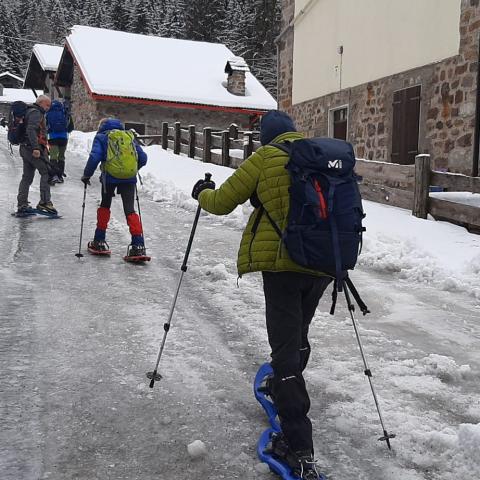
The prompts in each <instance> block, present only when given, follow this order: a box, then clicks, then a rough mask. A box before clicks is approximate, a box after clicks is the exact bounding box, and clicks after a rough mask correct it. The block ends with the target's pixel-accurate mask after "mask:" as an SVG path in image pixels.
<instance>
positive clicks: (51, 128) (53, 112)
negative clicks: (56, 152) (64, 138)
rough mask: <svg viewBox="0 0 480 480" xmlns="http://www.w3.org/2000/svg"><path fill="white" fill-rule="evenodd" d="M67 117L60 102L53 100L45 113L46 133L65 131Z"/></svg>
mask: <svg viewBox="0 0 480 480" xmlns="http://www.w3.org/2000/svg"><path fill="white" fill-rule="evenodd" d="M68 122H69V118H68V115H67V112H66V110H65V107H64V106H63V103H62V102H59V101H58V100H54V101H53V102H52V105H51V107H50V110H49V111H48V113H47V126H48V133H66V132H67V128H68Z"/></svg>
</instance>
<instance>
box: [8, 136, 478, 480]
mask: <svg viewBox="0 0 480 480" xmlns="http://www.w3.org/2000/svg"><path fill="white" fill-rule="evenodd" d="M0 140H1V142H2V143H1V144H0V175H1V178H2V188H1V189H0V206H1V210H2V212H3V214H2V215H0V239H1V243H2V252H3V254H2V257H1V267H0V268H1V269H0V274H1V289H0V298H1V319H0V413H1V415H0V422H1V424H0V478H1V479H2V480H39V479H51V480H69V479H78V480H93V479H99V480H106V479H112V480H120V479H128V480H137V479H138V480H154V479H158V480H174V479H184V478H188V479H192V480H219V479H228V480H231V479H242V480H249V479H264V480H273V479H274V478H276V477H274V476H273V474H271V473H264V472H263V473H262V469H260V468H259V467H258V461H257V459H256V455H255V444H256V440H257V438H258V437H259V435H260V434H261V432H262V431H263V429H264V428H266V421H265V418H264V414H263V411H262V410H261V409H260V407H259V405H257V403H256V401H255V400H254V397H253V394H252V387H251V384H252V381H253V377H254V375H255V372H256V370H257V368H258V366H259V365H260V364H261V363H263V362H264V361H265V360H267V359H268V348H267V342H266V334H265V331H264V326H263V323H264V320H263V316H264V311H263V297H262V289H261V283H260V279H259V277H258V276H255V275H251V276H246V277H244V278H243V279H241V280H240V283H239V285H240V288H237V284H236V281H237V279H236V273H235V256H236V250H237V245H238V243H239V239H240V233H241V232H240V231H238V230H235V229H233V228H231V227H228V226H226V225H225V224H222V223H219V221H218V219H216V218H215V217H212V216H207V215H204V216H202V217H201V220H200V225H199V228H198V235H197V238H196V240H195V243H194V249H193V252H192V256H191V264H190V265H191V266H190V269H189V271H188V273H187V275H186V276H185V280H184V284H183V288H182V291H181V294H180V298H179V303H178V308H177V312H176V316H175V318H174V321H173V326H172V330H171V331H170V334H169V337H168V340H167V347H166V350H165V356H164V359H163V360H162V363H161V367H160V370H161V373H162V374H163V376H164V379H163V380H162V381H161V382H158V383H157V384H156V386H155V389H154V390H150V389H149V388H148V382H147V379H146V378H145V372H146V371H148V370H151V369H152V367H153V363H154V361H155V357H156V354H157V348H158V344H159V341H160V339H161V336H162V333H163V330H162V325H163V322H164V321H165V319H166V317H167V314H168V308H169V306H170V302H171V298H172V294H173V291H174V288H175V286H176V282H177V279H178V274H179V267H180V264H181V260H182V257H183V252H184V249H185V246H186V243H187V239H188V235H189V232H190V227H191V222H192V219H193V215H192V212H190V211H186V210H182V209H180V208H178V207H176V206H175V205H174V204H173V203H170V202H168V201H167V202H160V203H158V202H154V201H153V200H151V198H149V197H148V196H147V195H144V196H143V197H142V199H141V200H142V213H143V217H144V226H145V230H146V242H147V248H148V250H149V253H150V254H151V255H152V257H153V260H152V262H151V263H150V264H148V265H146V266H136V265H129V264H126V263H124V262H123V260H122V255H123V254H124V252H125V249H126V246H127V244H128V242H129V235H128V231H127V227H126V225H125V222H124V218H123V213H122V209H121V201H120V199H119V198H116V199H115V201H114V207H113V212H112V213H113V215H112V217H113V219H112V221H111V224H110V229H109V233H108V241H109V243H110V246H111V248H112V250H113V255H112V257H111V258H109V259H107V258H95V257H92V256H88V254H87V255H86V256H85V258H84V259H82V260H78V259H77V258H76V257H75V256H74V253H75V251H76V249H77V246H78V234H79V226H80V216H81V204H82V192H83V186H82V184H81V183H80V182H79V180H78V179H79V177H80V175H81V170H82V166H83V163H84V161H85V158H84V157H81V156H79V155H70V156H69V157H68V159H67V173H68V175H69V176H68V178H67V181H66V183H65V184H64V185H59V186H56V187H55V188H53V189H52V192H53V201H54V204H55V205H56V206H57V208H58V209H59V211H60V213H61V214H62V215H63V217H64V218H63V219H61V220H50V219H46V218H29V219H16V218H13V217H11V216H10V212H11V211H13V209H14V207H15V198H16V189H17V185H18V181H19V179H20V175H21V160H20V159H19V157H18V154H17V155H16V157H15V158H12V157H11V156H10V155H9V154H8V151H7V148H6V146H5V144H4V139H3V138H2V139H0ZM92 183H93V185H92V187H91V188H89V191H88V199H87V209H86V223H85V237H84V238H85V242H84V244H85V243H86V241H87V240H88V239H89V238H90V237H91V235H92V234H93V229H94V225H95V223H94V220H95V209H96V206H97V199H98V198H99V189H100V185H99V184H97V181H96V180H95V181H93V182H92ZM30 200H31V201H32V203H33V202H35V203H36V202H37V200H38V177H37V178H36V180H35V183H34V186H33V188H32V190H31V196H30ZM84 246H85V245H84ZM84 253H86V252H84ZM353 278H354V280H355V282H356V284H357V287H358V288H359V290H360V291H361V293H362V294H363V296H364V299H365V300H366V302H367V304H368V305H369V307H370V308H371V310H372V314H371V315H369V316H368V317H365V318H359V323H360V325H361V332H362V334H363V338H364V343H365V349H366V351H367V354H368V360H369V362H370V364H371V365H370V366H371V368H372V370H373V373H374V381H375V383H376V386H377V388H378V392H379V397H380V401H381V406H382V408H383V413H384V416H385V420H386V424H387V428H388V429H389V430H390V431H392V432H395V433H396V434H397V435H398V437H397V439H395V440H393V442H392V444H393V447H394V452H393V453H390V452H388V450H387V449H386V447H385V445H384V444H382V443H380V442H378V441H377V438H378V437H379V436H380V434H381V430H380V426H379V424H378V420H377V416H376V412H375V410H374V404H373V401H372V398H371V394H370V391H369V387H368V382H367V380H366V378H365V377H364V375H363V366H362V363H361V358H360V356H359V351H358V347H357V345H356V342H355V338H354V334H353V329H352V327H351V324H350V322H349V320H348V315H347V312H346V310H345V309H344V308H343V306H340V308H339V309H338V311H337V314H336V316H335V317H330V315H328V313H327V312H328V309H329V302H328V300H329V295H327V297H326V299H325V300H324V302H323V303H322V304H321V307H320V308H319V312H318V315H317V317H316V318H315V321H314V325H313V327H312V331H311V337H312V344H313V355H312V360H311V364H310V367H309V369H308V372H307V375H306V378H307V382H308V384H309V386H310V392H311V397H312V409H311V416H312V419H313V422H314V427H315V445H316V454H317V456H318V458H319V461H320V465H321V467H322V470H323V471H324V472H325V473H326V474H327V475H328V478H329V479H330V480H419V479H426V480H427V479H428V480H454V479H455V480H460V479H461V480H470V479H471V480H473V479H476V480H478V478H479V477H480V466H479V462H478V451H479V449H480V426H479V425H478V424H479V422H480V403H479V388H478V385H479V370H480V353H479V351H480V349H479V345H480V321H479V317H480V308H479V306H478V305H475V301H474V299H472V298H471V297H467V296H462V295H460V294H453V293H447V292H440V291H436V290H434V289H432V288H428V287H425V286H420V285H417V284H414V283H410V284H408V283H406V282H402V281H400V280H398V279H395V278H391V277H389V276H387V275H384V276H382V275H380V274H378V273H375V274H374V273H372V272H369V271H367V270H363V271H361V270H359V271H356V272H355V273H354V274H353ZM477 303H478V302H477ZM196 439H198V440H202V441H203V442H204V443H205V444H206V446H207V448H208V455H207V457H206V458H205V459H201V460H190V458H189V457H188V454H187V449H186V446H187V444H189V443H191V442H192V441H193V440H196Z"/></svg>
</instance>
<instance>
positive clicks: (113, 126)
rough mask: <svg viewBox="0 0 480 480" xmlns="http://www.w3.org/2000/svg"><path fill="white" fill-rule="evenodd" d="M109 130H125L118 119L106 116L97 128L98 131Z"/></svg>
mask: <svg viewBox="0 0 480 480" xmlns="http://www.w3.org/2000/svg"><path fill="white" fill-rule="evenodd" d="M110 130H125V127H124V126H123V123H122V122H121V121H120V120H117V119H116V118H108V119H107V120H105V121H104V122H103V123H102V125H101V126H100V128H99V129H98V133H105V132H109V131H110Z"/></svg>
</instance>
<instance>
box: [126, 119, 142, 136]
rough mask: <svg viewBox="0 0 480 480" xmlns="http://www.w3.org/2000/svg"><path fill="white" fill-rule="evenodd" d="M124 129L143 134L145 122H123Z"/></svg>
mask: <svg viewBox="0 0 480 480" xmlns="http://www.w3.org/2000/svg"><path fill="white" fill-rule="evenodd" d="M125 130H135V131H136V132H137V133H138V134H139V135H145V124H144V123H135V122H125Z"/></svg>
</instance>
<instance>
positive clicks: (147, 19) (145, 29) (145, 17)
mask: <svg viewBox="0 0 480 480" xmlns="http://www.w3.org/2000/svg"><path fill="white" fill-rule="evenodd" d="M151 10H152V9H151V6H150V2H149V1H147V0H138V1H137V3H136V5H135V9H134V11H133V14H132V17H131V19H130V25H129V31H130V32H133V33H140V34H144V35H147V34H149V33H151V16H150V15H151Z"/></svg>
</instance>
